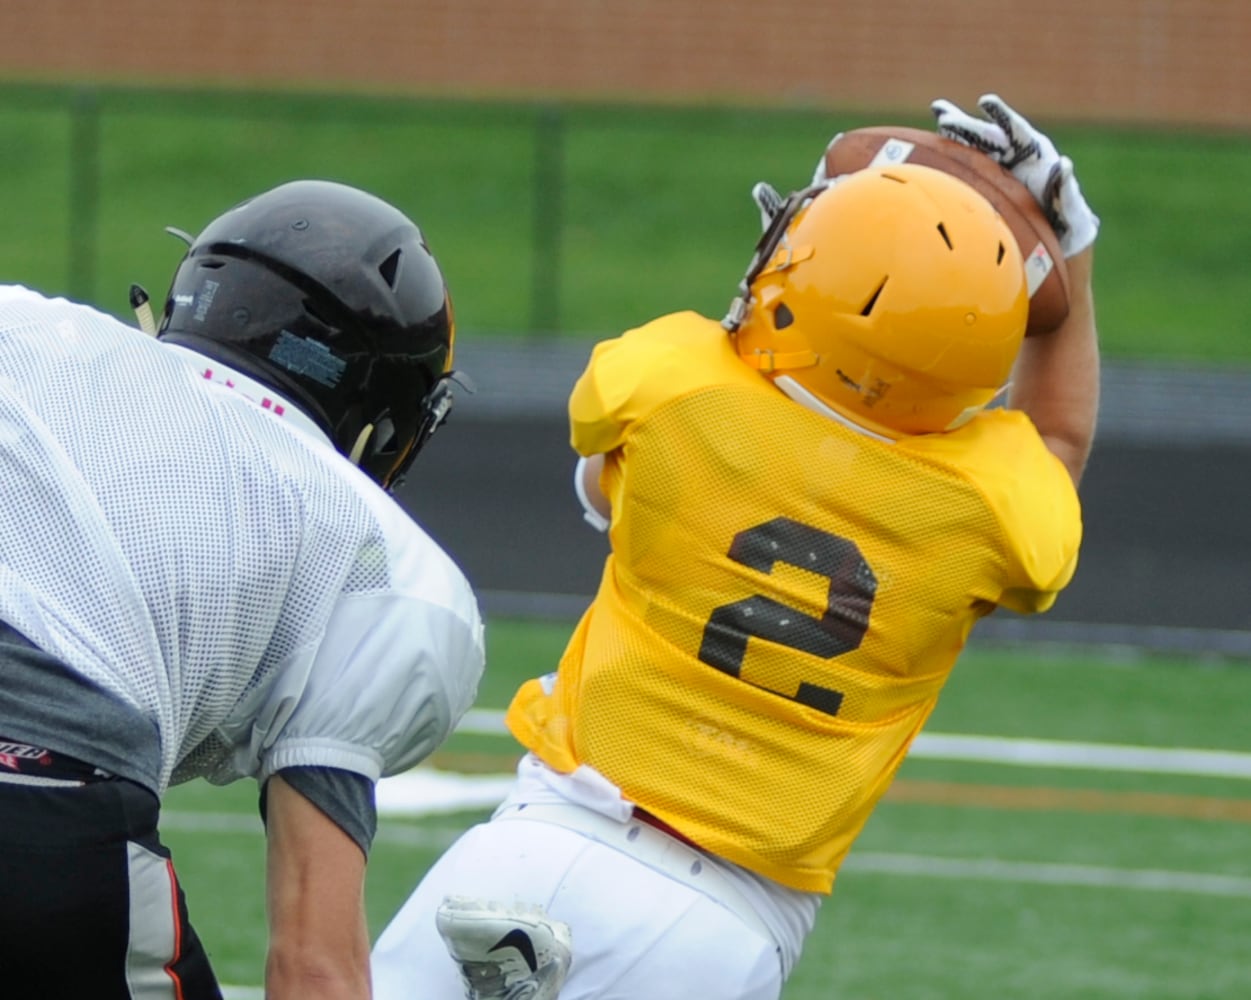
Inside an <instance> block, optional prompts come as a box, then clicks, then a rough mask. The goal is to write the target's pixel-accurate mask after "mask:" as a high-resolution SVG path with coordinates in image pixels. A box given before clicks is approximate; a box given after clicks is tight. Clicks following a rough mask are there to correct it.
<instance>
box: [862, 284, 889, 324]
mask: <svg viewBox="0 0 1251 1000" xmlns="http://www.w3.org/2000/svg"><path fill="white" fill-rule="evenodd" d="M889 280H890V279H889V278H883V279H882V283H881V284H880V285H878V286H877V289H876V290H875V291H874V292H873V294H872V295H870V296H869V301H868V302H866V303H865V304H864V308H863V309H861V310H860V315H861V316H868V315H870V314H872V312H873V307H874V306H875V305H877V300H878V299H879V298H880V297H881V295H882V289H884V288H885V287H886V282H887V281H889Z"/></svg>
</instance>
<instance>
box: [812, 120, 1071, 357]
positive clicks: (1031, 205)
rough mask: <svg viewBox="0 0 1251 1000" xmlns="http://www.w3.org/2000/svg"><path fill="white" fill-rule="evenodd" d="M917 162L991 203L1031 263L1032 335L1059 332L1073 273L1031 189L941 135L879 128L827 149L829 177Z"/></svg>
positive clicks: (839, 139)
mask: <svg viewBox="0 0 1251 1000" xmlns="http://www.w3.org/2000/svg"><path fill="white" fill-rule="evenodd" d="M892 163H916V164H920V165H921V166H925V167H933V168H935V169H937V170H941V171H943V172H944V173H947V174H951V175H952V176H953V177H958V178H960V180H962V181H964V182H965V183H966V184H968V185H970V186H971V187H973V188H974V189H976V190H977V191H979V192H980V193H981V195H982V196H983V197H984V198H985V199H986V200H987V201H989V202H990V203H991V204H992V205H993V206H994V207H995V209H996V210H997V211H998V212H999V214H1000V215H1001V216H1003V219H1004V221H1005V222H1007V224H1008V228H1009V229H1011V230H1012V235H1013V236H1015V237H1016V242H1017V245H1018V246H1019V247H1020V248H1021V256H1022V257H1023V258H1024V260H1025V277H1026V283H1027V286H1028V288H1029V295H1030V308H1029V321H1028V324H1027V326H1026V330H1025V333H1026V336H1033V335H1036V334H1040V333H1048V332H1050V331H1051V330H1054V329H1055V328H1056V327H1058V326H1059V325H1060V324H1061V323H1063V322H1064V318H1065V317H1066V316H1067V315H1068V314H1069V275H1068V270H1067V268H1066V267H1065V266H1064V255H1063V254H1062V253H1061V252H1060V244H1059V241H1058V240H1057V239H1056V235H1055V232H1054V231H1053V230H1052V228H1051V225H1050V224H1049V223H1048V222H1047V218H1046V216H1045V215H1043V213H1042V209H1041V208H1040V207H1039V205H1038V202H1036V201H1035V200H1034V196H1033V195H1031V194H1030V193H1029V190H1028V189H1027V188H1026V187H1025V185H1024V184H1022V183H1021V182H1020V181H1018V180H1017V179H1016V178H1015V177H1013V176H1012V174H1010V173H1009V172H1008V171H1007V170H1005V169H1004V168H1003V167H1001V166H1000V165H999V164H998V163H996V162H995V161H994V160H992V159H991V158H990V157H989V156H987V155H986V154H984V153H981V152H979V151H977V150H975V149H972V148H971V147H969V146H965V145H963V144H961V143H959V142H956V141H955V140H954V139H946V138H944V137H942V136H940V135H938V134H937V133H935V132H927V131H925V130H924V129H918V128H907V127H905V126H894V125H876V126H871V127H868V128H859V129H854V130H852V131H850V132H844V133H842V134H841V135H837V136H835V137H834V138H833V139H832V140H831V141H830V144H829V146H827V147H826V150H825V172H826V176H828V177H836V176H838V175H839V174H849V173H854V172H855V171H857V170H861V169H863V168H865V167H869V166H888V165H890V164H892Z"/></svg>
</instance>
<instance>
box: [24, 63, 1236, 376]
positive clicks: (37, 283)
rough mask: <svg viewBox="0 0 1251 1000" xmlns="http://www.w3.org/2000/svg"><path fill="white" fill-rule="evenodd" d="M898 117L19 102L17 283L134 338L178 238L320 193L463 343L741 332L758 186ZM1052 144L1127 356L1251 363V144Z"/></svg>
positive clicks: (1060, 132) (487, 106)
mask: <svg viewBox="0 0 1251 1000" xmlns="http://www.w3.org/2000/svg"><path fill="white" fill-rule="evenodd" d="M884 117H891V116H881V115H876V116H874V119H873V120H869V119H867V118H859V117H854V116H850V115H846V114H831V113H828V112H818V111H813V110H793V111H792V110H777V109H762V108H728V107H698V108H691V107H674V106H650V107H646V108H642V107H630V106H621V105H591V104H585V103H569V104H524V103H515V104H507V103H490V102H487V103H483V102H477V101H475V102H468V101H465V102H461V101H452V100H437V101H432V100H419V99H402V98H378V97H363V96H361V97H358V96H341V95H340V96H326V95H319V94H306V93H300V94H290V93H281V94H280V93H272V94H267V93H240V92H225V91H204V90H196V91H179V90H157V89H151V90H149V89H136V88H127V87H94V86H93V87H71V86H57V85H25V84H4V85H0V169H2V170H3V175H4V177H5V180H6V183H5V184H4V185H3V186H0V218H3V220H4V227H3V230H2V235H0V279H2V280H5V281H15V282H19V283H23V284H29V285H31V286H34V287H37V288H39V289H41V290H44V291H48V292H54V293H64V294H68V295H71V296H73V297H76V298H80V299H84V300H86V301H90V302H94V303H96V304H97V305H100V306H102V307H103V308H105V309H107V310H109V311H111V312H114V313H116V314H118V315H122V316H127V317H128V316H129V308H128V305H127V299H126V294H127V289H128V287H129V285H130V284H131V282H139V283H140V284H143V285H144V286H145V287H146V288H147V289H148V290H149V292H151V293H152V296H153V299H154V300H156V302H155V303H154V304H158V305H159V300H160V299H161V298H162V297H163V295H164V291H165V288H166V287H167V284H168V281H169V276H170V274H171V273H172V270H173V268H174V266H175V265H176V263H177V261H178V259H179V257H180V255H181V249H182V247H181V244H180V243H179V242H178V241H177V240H176V239H174V238H173V237H170V236H167V235H165V234H164V233H163V232H162V230H163V228H164V227H165V226H167V225H172V226H176V227H179V228H181V229H183V230H186V231H188V232H190V233H193V234H194V233H196V232H198V231H199V229H201V228H202V227H203V226H204V225H205V224H206V223H207V222H208V221H209V220H210V219H212V218H213V217H214V216H216V215H217V214H218V213H220V212H221V211H222V210H223V209H225V208H226V207H228V206H229V205H232V204H234V203H236V202H238V201H240V200H242V199H243V198H245V197H247V196H249V195H251V194H254V193H256V192H258V191H261V190H264V189H266V188H268V187H270V186H272V185H274V184H277V183H279V182H281V181H284V180H289V179H292V178H295V177H307V176H315V177H323V178H328V179H333V180H340V181H344V182H347V183H351V184H355V185H358V186H361V187H364V188H367V189H369V190H371V191H374V192H375V193H377V194H379V195H381V196H382V197H384V198H387V199H388V200H391V201H393V202H394V203H396V204H398V205H399V206H400V207H402V208H403V209H404V210H405V211H407V212H409V214H411V215H412V216H413V217H414V218H415V219H416V220H417V221H418V222H419V223H420V224H421V225H422V228H423V229H424V231H425V233H426V236H427V238H428V239H429V241H430V243H431V245H432V248H433V249H434V251H435V253H436V255H437V256H438V258H439V260H440V262H441V263H442V264H443V267H444V270H445V272H446V274H447V278H448V283H449V285H450V286H451V289H452V294H453V298H454V301H455V304H456V309H457V319H458V323H459V326H460V329H461V330H462V332H463V333H465V334H469V335H472V336H480V335H490V336H513V337H537V336H543V335H547V334H559V335H562V336H581V337H594V336H602V335H604V334H608V333H613V332H617V331H619V330H620V329H623V328H625V327H629V326H633V325H636V324H637V323H639V322H642V321H644V320H646V319H648V318H650V317H652V316H655V315H657V314H659V313H662V312H666V311H669V310H673V309H680V308H694V309H697V310H700V311H702V312H705V313H707V314H708V315H712V316H717V317H719V316H720V315H721V314H722V313H723V312H724V310H725V307H726V305H727V304H728V302H729V300H730V298H731V296H732V295H733V292H734V288H735V286H736V284H737V282H738V279H739V277H740V276H741V274H742V271H743V268H744V267H745V265H746V263H747V260H748V258H749V256H750V253H751V249H752V246H753V244H754V242H755V238H756V234H757V232H758V226H759V220H758V216H757V213H756V209H755V207H754V206H753V204H752V203H751V201H750V198H749V192H750V190H751V186H752V184H753V183H754V182H755V181H757V180H769V181H771V182H772V183H774V184H775V185H776V186H778V187H779V188H782V189H789V188H794V187H797V186H800V185H802V184H804V183H806V182H807V180H808V178H809V176H810V173H811V169H812V167H813V165H814V164H815V162H816V158H817V156H818V155H819V154H820V152H821V150H822V149H823V148H824V146H825V143H826V142H827V141H828V140H829V138H830V137H831V136H832V135H833V134H834V133H836V132H838V131H840V130H844V129H848V128H854V127H857V126H860V125H867V124H877V123H880V121H882V120H883V119H884ZM893 120H894V121H895V122H898V123H900V124H910V125H919V126H922V127H928V125H929V123H928V122H927V121H926V120H923V119H918V118H917V117H916V116H915V115H913V116H905V115H897V116H893ZM1037 124H1039V125H1040V126H1041V127H1043V128H1044V130H1046V131H1048V132H1049V134H1050V135H1051V136H1052V138H1054V139H1055V141H1056V143H1057V145H1058V146H1059V147H1060V149H1061V150H1062V151H1064V152H1066V153H1068V154H1069V155H1070V156H1071V157H1072V158H1073V160H1074V162H1075V163H1076V164H1077V172H1078V177H1079V179H1080V181H1081V183H1082V187H1083V190H1084V191H1085V193H1086V194H1087V197H1088V199H1089V200H1090V202H1091V204H1092V205H1093V206H1094V207H1095V209H1096V210H1097V211H1098V212H1099V214H1100V216H1101V217H1102V219H1103V230H1102V234H1101V237H1100V240H1099V247H1098V257H1097V260H1098V263H1097V275H1096V285H1097V292H1098V303H1099V319H1100V332H1101V335H1102V338H1103V342H1104V348H1105V353H1106V355H1107V356H1108V357H1109V358H1126V359H1147V360H1161V361H1176V362H1198V363H1207V364H1216V365H1222V366H1227V365H1230V364H1233V365H1237V366H1242V365H1246V366H1251V281H1248V280H1247V278H1246V271H1247V261H1248V260H1251V198H1248V197H1247V195H1246V192H1247V190H1248V189H1249V188H1251V136H1243V135H1237V134H1225V135H1221V134H1211V133H1199V132H1179V131H1156V130H1146V129H1129V128H1109V127H1104V126H1100V127H1095V126H1091V125H1075V124H1072V123H1065V122H1050V121H1040V122H1038V123H1037Z"/></svg>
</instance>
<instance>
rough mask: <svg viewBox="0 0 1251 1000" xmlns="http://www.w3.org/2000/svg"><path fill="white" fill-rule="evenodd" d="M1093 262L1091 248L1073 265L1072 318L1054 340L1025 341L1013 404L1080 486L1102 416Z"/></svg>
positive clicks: (1071, 262)
mask: <svg viewBox="0 0 1251 1000" xmlns="http://www.w3.org/2000/svg"><path fill="white" fill-rule="evenodd" d="M1093 256H1094V252H1093V248H1087V249H1086V250H1083V251H1082V252H1081V253H1079V254H1076V255H1074V256H1073V257H1070V258H1069V259H1068V261H1067V264H1068V270H1069V315H1068V318H1067V319H1066V320H1065V321H1064V323H1063V324H1062V325H1061V326H1060V327H1059V329H1057V330H1055V331H1053V332H1051V333H1049V334H1043V335H1040V336H1036V337H1028V338H1026V340H1025V344H1024V346H1023V348H1022V350H1021V355H1020V358H1019V359H1018V361H1017V365H1016V370H1015V371H1014V373H1013V377H1012V391H1011V395H1010V399H1009V405H1011V406H1012V407H1013V408H1015V409H1018V410H1023V411H1024V412H1025V413H1026V414H1028V415H1029V417H1030V419H1031V420H1033V422H1034V425H1035V426H1036V427H1037V428H1038V432H1039V433H1040V434H1041V435H1042V437H1043V440H1044V441H1046V443H1047V447H1048V448H1050V449H1051V451H1052V452H1053V453H1054V454H1055V455H1056V456H1057V457H1058V458H1059V459H1060V461H1061V462H1063V463H1064V465H1065V467H1066V468H1067V469H1068V470H1069V474H1070V475H1071V476H1072V477H1073V482H1074V483H1075V484H1076V483H1077V482H1078V481H1079V480H1080V479H1081V475H1082V472H1083V470H1084V469H1085V467H1086V460H1087V459H1088V458H1089V457H1090V449H1091V446H1092V444H1093V443H1094V435H1095V422H1096V417H1097V415H1098V410H1099V342H1098V334H1097V331H1096V326H1095V308H1094V298H1093V292H1092V288H1091V271H1092V266H1093Z"/></svg>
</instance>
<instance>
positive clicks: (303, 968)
mask: <svg viewBox="0 0 1251 1000" xmlns="http://www.w3.org/2000/svg"><path fill="white" fill-rule="evenodd" d="M266 791H267V797H268V823H267V832H268V840H269V844H268V856H267V864H266V868H267V882H268V886H267V904H268V911H269V936H270V940H269V954H268V956H267V959H266V963H265V996H266V1000H368V998H369V996H370V984H369V934H368V930H367V927H366V923H365V912H364V899H363V885H364V876H365V858H364V856H363V855H362V854H361V851H360V849H359V848H358V847H357V846H356V844H355V842H354V841H352V840H351V838H349V837H348V836H347V834H345V833H344V832H343V831H342V830H341V829H339V827H337V826H336V825H335V824H333V823H332V822H331V821H330V820H329V819H328V818H327V817H326V816H325V814H324V813H322V812H321V811H320V810H319V809H317V807H316V806H314V805H313V804H312V803H311V802H309V801H308V800H307V799H305V798H304V797H303V796H301V795H300V794H299V793H298V792H296V791H295V790H294V789H293V788H292V787H291V786H290V785H288V784H286V782H284V781H283V780H282V778H281V777H274V778H271V779H270V781H269V783H268V787H267V790H266Z"/></svg>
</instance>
